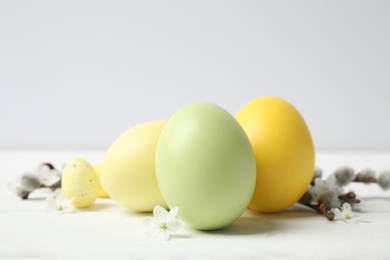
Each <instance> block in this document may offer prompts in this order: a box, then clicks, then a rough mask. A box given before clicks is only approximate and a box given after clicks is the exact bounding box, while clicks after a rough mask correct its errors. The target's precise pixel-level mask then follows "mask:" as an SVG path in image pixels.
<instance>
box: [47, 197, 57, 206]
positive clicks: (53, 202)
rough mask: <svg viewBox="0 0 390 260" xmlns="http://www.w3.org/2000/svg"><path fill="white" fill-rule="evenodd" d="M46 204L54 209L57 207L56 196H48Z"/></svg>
mask: <svg viewBox="0 0 390 260" xmlns="http://www.w3.org/2000/svg"><path fill="white" fill-rule="evenodd" d="M46 203H47V204H49V206H50V207H52V208H54V209H55V208H56V207H57V202H56V199H55V197H54V196H47V197H46Z"/></svg>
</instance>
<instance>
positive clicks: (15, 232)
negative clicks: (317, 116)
mask: <svg viewBox="0 0 390 260" xmlns="http://www.w3.org/2000/svg"><path fill="white" fill-rule="evenodd" d="M104 153H105V151H78V150H75V151H60V150H57V151H31V150H30V151H18V150H15V151H4V150H3V151H0V187H1V189H0V258H6V259H7V258H12V259H25V258H28V259H44V258H47V259H108V258H109V259H383V258H387V259H388V258H390V249H389V245H390V191H387V192H386V191H382V190H381V189H380V188H379V187H378V185H374V184H372V185H364V184H360V183H358V184H351V185H349V186H348V188H350V189H352V190H354V191H355V192H356V193H357V195H358V197H359V198H360V199H362V200H363V202H362V204H361V206H360V212H361V213H362V214H364V216H362V220H363V222H360V223H358V224H356V225H350V224H345V223H343V222H330V221H328V220H326V219H325V217H323V216H321V215H319V214H317V213H315V212H314V211H311V210H309V209H306V208H303V207H302V206H299V205H294V206H292V207H290V208H289V209H287V210H285V211H283V212H280V213H277V214H259V213H255V212H253V211H250V210H247V211H246V212H245V213H244V214H243V216H242V217H241V218H240V219H238V220H237V221H236V222H234V223H233V224H232V225H230V226H229V227H227V228H225V229H223V230H220V231H213V232H202V231H198V230H194V229H192V228H190V227H188V226H186V227H185V229H184V230H183V232H182V233H181V234H180V235H177V236H174V237H172V238H171V239H170V240H169V241H154V240H147V239H145V238H144V236H143V226H142V218H143V217H144V216H147V215H148V214H143V213H137V212H133V211H131V210H129V209H127V208H124V207H122V206H120V205H118V204H116V203H115V202H114V201H112V200H110V199H97V201H96V202H95V203H94V205H93V206H91V207H90V208H88V209H85V210H77V211H76V212H75V213H73V214H64V215H61V216H55V215H46V214H44V213H43V210H44V208H45V207H46V205H45V200H43V199H31V200H27V201H23V200H21V199H20V198H18V197H16V196H13V195H10V194H8V192H7V190H6V183H7V182H13V181H15V179H16V178H17V176H18V175H20V174H21V173H23V172H25V171H32V170H33V169H34V168H35V167H36V165H37V164H38V163H40V162H43V161H50V162H52V163H54V165H56V166H60V165H61V164H62V163H66V162H67V161H68V160H70V159H73V158H76V157H82V158H85V159H86V160H88V161H89V162H90V163H91V164H95V163H98V162H101V160H102V159H103V157H104ZM316 165H317V166H319V167H321V168H322V169H323V170H324V175H325V176H326V175H328V174H330V173H331V172H332V171H333V170H334V169H335V168H337V167H339V166H342V165H350V166H352V167H354V168H355V169H356V170H361V169H363V168H365V167H372V168H373V169H374V170H376V171H382V170H385V169H389V168H390V151H382V152H332V151H320V152H317V159H316ZM348 188H347V189H348Z"/></svg>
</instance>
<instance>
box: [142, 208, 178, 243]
mask: <svg viewBox="0 0 390 260" xmlns="http://www.w3.org/2000/svg"><path fill="white" fill-rule="evenodd" d="M178 211H179V208H178V207H174V208H172V209H171V210H170V211H169V213H168V212H167V211H166V210H165V209H164V208H163V207H161V206H156V207H155V208H154V209H153V217H145V218H144V219H143V224H144V227H145V228H146V230H145V236H146V238H153V239H159V240H168V238H169V234H175V233H178V232H179V231H180V230H182V229H183V223H182V222H181V221H180V220H178V219H175V218H176V215H177V212H178Z"/></svg>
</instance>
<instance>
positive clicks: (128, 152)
mask: <svg viewBox="0 0 390 260" xmlns="http://www.w3.org/2000/svg"><path fill="white" fill-rule="evenodd" d="M166 122H167V120H155V121H149V122H146V123H143V124H140V125H137V126H135V127H133V128H131V129H129V130H128V131H126V132H125V133H123V134H122V135H121V136H120V137H119V138H118V139H117V140H115V142H114V143H113V144H112V145H111V146H110V148H109V149H108V151H107V153H106V155H105V156H104V159H103V162H102V166H101V169H100V181H101V184H102V187H103V189H104V191H105V192H106V193H107V194H108V196H109V197H110V198H111V199H113V200H114V201H115V202H117V203H118V204H120V205H122V206H124V207H127V208H129V209H133V210H137V211H143V212H150V211H153V208H154V207H155V206H157V205H160V206H162V207H167V205H166V203H165V202H164V199H163V197H162V195H161V192H160V190H159V187H158V184H157V180H156V171H155V152H156V146H157V141H158V138H159V136H160V133H161V131H162V129H163V127H164V125H165V123H166Z"/></svg>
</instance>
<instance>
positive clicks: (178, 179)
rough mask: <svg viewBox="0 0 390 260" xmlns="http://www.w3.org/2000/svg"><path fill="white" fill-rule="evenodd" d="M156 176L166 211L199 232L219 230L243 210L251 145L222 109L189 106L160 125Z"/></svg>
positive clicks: (252, 165) (252, 179)
mask: <svg viewBox="0 0 390 260" xmlns="http://www.w3.org/2000/svg"><path fill="white" fill-rule="evenodd" d="M155 166H156V176H157V182H158V185H159V188H160V191H161V193H162V195H163V197H164V200H165V202H166V203H167V204H168V206H169V207H170V208H172V207H175V206H178V207H179V213H178V217H179V218H180V219H181V220H182V221H183V222H185V223H186V224H188V225H190V226H192V227H194V228H197V229H201V230H216V229H220V228H224V227H226V226H228V225H229V224H231V223H233V222H234V221H235V220H236V219H237V218H239V217H240V216H241V215H242V213H243V212H244V211H245V209H246V208H247V206H248V204H249V202H250V200H251V198H252V195H253V192H254V188H255V183H256V162H255V156H254V153H253V149H252V146H251V144H250V142H249V139H248V137H247V135H246V134H245V132H244V130H243V129H242V128H241V126H240V125H239V123H238V122H237V121H236V120H235V119H234V117H233V116H232V115H230V114H229V113H228V112H227V111H226V110H224V109H223V108H221V107H219V106H217V105H214V104H211V103H207V102H195V103H191V104H188V105H186V106H184V107H182V108H181V109H179V110H178V111H177V112H176V113H175V114H174V115H173V116H172V117H171V118H170V119H169V120H168V122H167V124H166V125H165V127H164V129H163V131H162V133H161V135H160V138H159V140H158V143H157V149H156V165H155Z"/></svg>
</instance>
